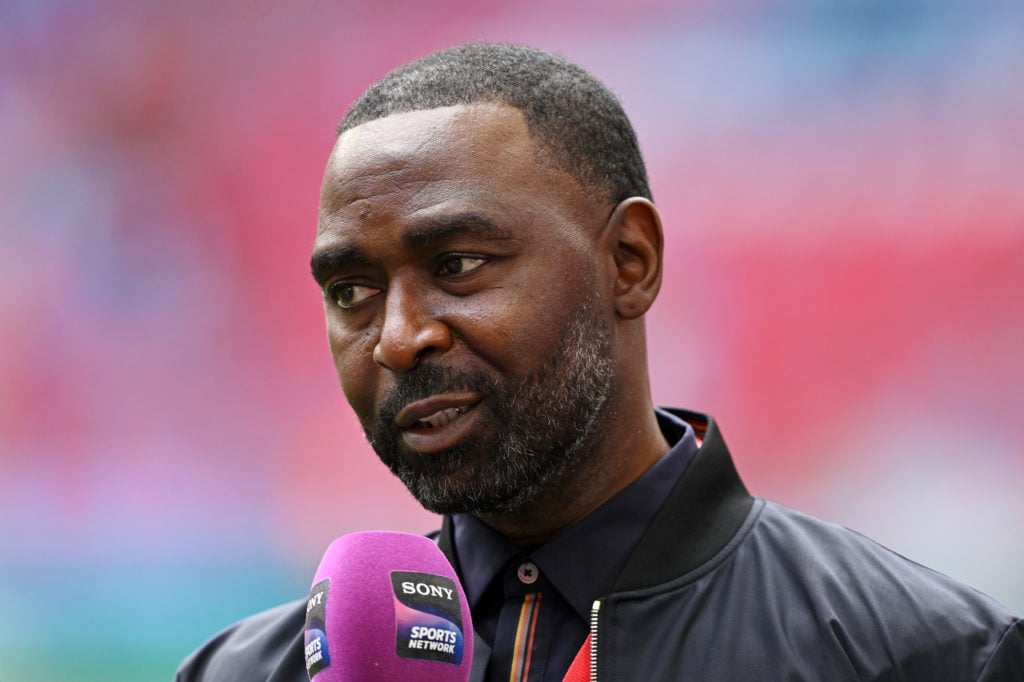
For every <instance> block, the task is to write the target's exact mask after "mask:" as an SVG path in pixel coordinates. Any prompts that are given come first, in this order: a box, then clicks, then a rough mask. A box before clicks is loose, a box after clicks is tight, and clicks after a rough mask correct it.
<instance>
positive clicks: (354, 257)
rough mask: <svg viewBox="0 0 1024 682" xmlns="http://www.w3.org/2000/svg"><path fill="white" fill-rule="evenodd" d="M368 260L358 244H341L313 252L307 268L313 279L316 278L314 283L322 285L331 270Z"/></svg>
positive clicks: (334, 270)
mask: <svg viewBox="0 0 1024 682" xmlns="http://www.w3.org/2000/svg"><path fill="white" fill-rule="evenodd" d="M368 261H369V259H368V258H367V257H366V254H365V253H363V250H362V249H360V248H359V247H358V246H343V247H341V248H338V249H330V250H325V251H318V252H316V253H314V254H313V257H312V258H310V259H309V269H310V270H311V271H312V272H313V279H315V280H316V283H317V284H319V285H320V286H323V284H324V282H326V281H327V278H328V277H330V275H331V273H332V272H336V271H338V270H339V269H341V268H342V267H345V266H351V265H356V264H360V263H366V262H368Z"/></svg>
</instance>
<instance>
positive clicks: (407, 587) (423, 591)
mask: <svg viewBox="0 0 1024 682" xmlns="http://www.w3.org/2000/svg"><path fill="white" fill-rule="evenodd" d="M401 587H402V593H403V594H418V595H420V596H423V597H440V598H442V599H447V600H448V601H451V600H452V599H454V592H455V590H453V589H452V588H450V587H441V586H439V585H430V584H428V583H414V582H403V583H401Z"/></svg>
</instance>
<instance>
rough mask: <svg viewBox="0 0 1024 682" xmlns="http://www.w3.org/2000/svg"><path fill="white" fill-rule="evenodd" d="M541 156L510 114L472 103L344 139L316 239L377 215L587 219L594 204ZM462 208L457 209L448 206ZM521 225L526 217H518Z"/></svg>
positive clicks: (331, 164)
mask: <svg viewBox="0 0 1024 682" xmlns="http://www.w3.org/2000/svg"><path fill="white" fill-rule="evenodd" d="M543 154H544V152H543V151H542V150H540V149H539V148H538V146H537V145H536V143H535V142H534V140H533V139H532V137H531V136H530V134H529V129H528V128H527V125H526V122H525V119H524V118H523V115H522V113H521V112H520V111H519V110H518V109H515V108H514V107H510V106H506V105H501V104H491V103H478V104H472V105H458V106H452V107H441V108H437V109H428V110H423V111H414V112H407V113H401V114H394V115H391V116H388V117H386V118H382V119H378V120H375V121H369V122H367V123H364V124H362V125H359V126H356V127H355V128H352V129H350V130H348V131H346V132H345V133H343V134H342V135H341V136H340V137H339V138H338V140H337V142H336V144H335V147H334V150H333V151H332V153H331V156H330V159H329V160H328V164H327V169H326V172H325V174H324V182H323V186H322V189H321V203H320V210H321V220H320V232H323V231H324V230H325V229H326V228H327V227H328V226H330V225H331V224H332V223H335V222H336V221H337V220H338V219H340V218H342V217H344V216H347V217H348V218H351V217H352V215H353V214H355V215H358V216H359V217H360V218H363V219H368V218H370V217H372V216H371V215H370V214H371V213H374V212H379V211H380V210H381V209H382V207H390V208H392V209H394V210H396V211H399V212H404V213H405V214H414V213H417V212H422V211H432V210H433V211H436V210H443V209H444V207H445V206H450V207H452V208H458V209H460V210H466V209H474V210H481V209H483V210H486V209H487V208H488V207H490V208H493V209H494V210H497V211H511V210H517V211H520V212H522V213H528V212H530V211H531V210H537V209H539V208H540V207H542V206H544V205H547V206H548V207H549V208H554V209H556V210H560V211H564V210H569V211H572V212H576V213H581V214H589V213H590V211H589V210H588V209H589V208H590V204H591V203H592V202H591V201H590V200H589V199H588V197H587V193H586V192H585V191H584V189H583V188H582V187H581V186H580V185H579V183H578V182H577V181H576V180H575V178H573V177H572V176H570V175H569V174H568V173H565V172H564V171H560V170H557V169H555V168H553V167H552V166H551V165H550V164H547V163H542V162H541V159H542V158H543ZM454 204H460V205H459V206H457V207H456V206H453V205H454ZM524 217H525V216H524Z"/></svg>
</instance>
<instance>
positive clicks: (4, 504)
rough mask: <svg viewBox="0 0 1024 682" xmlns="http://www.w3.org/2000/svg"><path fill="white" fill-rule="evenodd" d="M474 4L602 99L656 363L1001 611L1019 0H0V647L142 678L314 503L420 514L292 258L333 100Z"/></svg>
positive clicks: (1019, 240) (1016, 470) (795, 484)
mask: <svg viewBox="0 0 1024 682" xmlns="http://www.w3.org/2000/svg"><path fill="white" fill-rule="evenodd" d="M469 40H496V41H511V42H519V43H525V44H528V45H532V46H536V47H542V48H547V49H550V50H554V51H557V52H560V53H562V54H564V55H566V56H567V57H569V58H570V59H573V60H575V61H577V62H579V63H581V64H583V65H584V66H586V67H588V68H589V69H591V70H592V71H593V72H594V73H595V74H597V75H598V77H600V78H601V79H602V80H604V81H605V82H606V83H607V84H608V85H609V86H610V87H611V88H612V89H613V90H614V91H616V92H617V93H618V94H619V95H620V96H621V98H622V100H623V101H624V104H625V106H626V110H627V112H629V113H630V115H631V116H632V119H633V121H634V123H635V125H636V128H637V130H638V134H639V137H640V141H641V145H642V147H643V149H644V151H645V154H646V156H647V159H648V164H649V171H650V175H651V178H652V182H653V189H654V195H655V200H656V201H657V203H658V204H659V206H660V207H661V210H662V213H663V216H664V220H665V225H666V229H667V277H666V282H665V286H664V289H663V293H662V296H661V299H660V300H659V302H658V304H657V305H656V307H655V310H654V312H653V313H652V314H651V315H650V317H649V336H650V340H651V341H650V342H651V347H652V356H651V365H652V373H653V377H654V391H655V396H656V398H657V400H658V402H660V403H662V404H670V405H677V406H688V407H692V408H697V409H701V410H705V411H709V412H711V413H713V414H715V415H716V417H717V418H718V420H719V421H720V423H721V425H722V427H723V429H724V432H725V435H726V438H727V440H728V441H729V442H730V444H731V446H732V449H733V451H734V453H735V455H736V458H737V460H738V466H739V468H740V470H741V472H742V473H743V474H744V476H745V478H746V479H747V482H748V485H749V487H750V488H751V489H752V490H754V491H755V492H757V493H759V494H761V495H763V496H765V497H768V498H771V499H774V500H777V501H780V502H783V503H785V504H788V505H790V506H794V507H797V508H799V509H802V510H805V511H808V512H811V513H814V514H817V515H820V516H823V517H825V518H828V519H831V520H834V521H837V522H839V523H842V524H844V525H847V526H850V527H852V528H855V529H857V530H860V531H862V532H864V533H866V534H868V535H870V536H872V537H874V538H876V539H878V540H880V541H882V542H883V543H885V544H887V545H889V546H891V547H893V548H894V549H896V550H898V551H899V552H901V553H903V554H905V555H907V556H909V557H911V558H913V559H916V560H918V561H921V562H923V563H926V564H929V565H931V566H934V567H935V568H937V569H939V570H941V571H943V572H945V573H948V574H950V575H952V576H954V577H956V578H959V579H961V580H964V581H967V582H969V583H971V584H974V585H975V586H977V587H979V588H981V589H982V590H984V591H986V592H989V593H990V594H992V595H994V596H995V597H997V598H999V599H1000V600H1002V601H1004V602H1006V603H1007V604H1009V605H1011V606H1012V607H1014V608H1015V609H1016V610H1018V611H1024V578H1022V577H1021V571H1020V567H1021V566H1022V565H1024V495H1022V489H1024V455H1022V451H1024V87H1022V84H1024V6H1022V5H1021V4H1020V3H1019V2H979V1H970V0H963V1H962V2H948V1H940V0H935V1H929V2H910V1H907V0H888V1H875V2H866V1H865V2H846V1H830V2H827V1H821V0H814V1H811V0H807V1H805V2H800V1H776V2H763V1H762V2H754V1H752V0H748V1H742V0H732V1H726V2H710V1H697V2H663V1H655V0H634V2H621V1H611V0H601V1H596V2H595V1H589V2H584V1H582V0H580V1H571V0H561V1H553V2H552V1H550V0H549V1H547V2H541V1H539V0H538V1H536V2H525V1H524V2H509V3H501V4H500V5H499V4H497V3H495V4H494V6H491V5H490V4H487V3H476V2H466V1H462V0H448V1H444V2H429V3H428V2H413V1H402V0H396V1H392V2H387V3H375V2H337V1H334V2H328V1H326V0H324V1H319V0H296V1H293V2H288V3H275V2H267V1H265V0H246V1H245V2H242V1H241V0H229V1H226V2H218V3H206V2H198V1H194V0H184V1H181V2H129V1H127V0H99V1H93V2H77V1H76V2H72V1H71V0H32V1H29V0H4V1H3V2H0V680H3V682H49V681H51V680H52V681H56V680H62V681H63V680H79V681H94V680H95V681H99V680H103V681H104V682H112V681H114V682H116V681H118V680H126V681H127V680H132V681H134V682H147V681H149V680H153V681H156V680H169V679H171V678H172V676H173V671H174V669H175V667H176V665H177V663H178V661H179V660H180V659H182V658H183V657H184V656H185V655H186V654H188V653H189V651H191V650H192V649H193V648H195V647H196V646H198V645H199V644H200V643H201V642H202V641H204V640H205V639H206V638H208V637H209V636H211V635H212V634H213V633H214V632H215V631H217V630H219V629H220V628H222V627H224V626H226V625H228V624H229V623H231V622H233V621H235V620H237V619H239V618H241V617H243V616H245V615H247V614H249V613H252V612H254V611H257V610H260V609H263V608H267V607H270V606H272V605H274V604H276V603H279V602H281V601H284V600H288V599H294V598H298V597H301V596H303V595H304V593H305V592H306V591H307V589H308V585H309V580H310V577H311V575H312V573H313V570H314V569H315V567H316V564H317V563H318V561H319V558H320V554H321V552H322V551H323V549H324V548H325V547H326V545H327V544H328V542H329V541H330V540H331V539H332V538H333V537H335V536H337V535H341V534H343V533H346V532H350V531H355V530H363V529H398V530H409V531H414V532H425V531H428V530H430V529H432V528H433V527H435V526H436V525H437V523H438V521H437V519H436V518H434V517H432V516H431V515H429V514H426V513H425V512H423V511H422V510H420V509H419V508H418V507H417V505H416V504H415V502H413V501H412V500H411V499H410V498H409V497H408V495H407V494H406V492H405V490H404V489H403V488H402V487H401V486H400V485H399V484H398V483H397V482H395V481H393V480H392V478H391V476H390V474H389V473H388V472H387V471H386V470H385V469H384V467H383V466H382V465H380V464H378V462H377V460H376V457H375V456H374V455H373V454H372V452H371V451H370V449H369V447H368V446H367V444H366V442H365V440H364V438H363V436H362V433H361V431H360V430H359V429H358V427H357V425H356V422H355V420H354V418H353V417H352V416H351V415H350V413H349V410H348V408H347V406H346V404H345V402H344V398H343V396H342V394H341V391H340V389H339V388H338V386H337V380H336V378H335V376H334V372H333V367H332V365H331V362H330V357H329V354H328V351H327V347H326V342H325V340H324V331H323V319H322V316H323V313H322V308H321V300H320V295H319V292H318V290H317V288H316V287H315V286H314V284H313V282H312V279H311V278H310V276H309V274H308V258H309V250H310V246H311V243H312V238H313V232H314V228H315V221H316V213H317V196H318V190H319V182H320V175H321V171H322V169H323V165H324V162H325V160H326V158H327V154H328V152H329V151H330V148H331V145H332V143H333V138H334V128H335V126H336V125H337V123H338V121H339V120H340V118H341V116H342V114H343V113H344V111H345V109H346V108H347V106H348V105H349V104H350V103H351V102H352V101H353V100H354V99H355V98H356V97H357V96H358V95H359V94H360V93H361V92H362V90H363V89H364V88H365V87H366V86H367V85H368V84H369V83H370V82H371V81H372V80H374V79H375V78H377V77H379V76H381V75H383V74H384V73H385V72H386V71H388V70H390V69H391V68H393V67H395V66H397V65H399V64H401V63H404V62H406V61H408V60H410V59H413V58H415V57H418V56H421V55H423V54H425V53H427V52H430V51H432V50H434V49H437V48H441V47H445V46H448V45H452V44H455V43H459V42H464V41H469Z"/></svg>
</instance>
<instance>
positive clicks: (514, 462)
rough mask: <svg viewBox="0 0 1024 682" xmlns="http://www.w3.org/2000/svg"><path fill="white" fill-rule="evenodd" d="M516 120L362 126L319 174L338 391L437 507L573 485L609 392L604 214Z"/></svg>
mask: <svg viewBox="0 0 1024 682" xmlns="http://www.w3.org/2000/svg"><path fill="white" fill-rule="evenodd" d="M536 154H537V149H536V147H535V145H534V143H533V141H532V139H531V138H530V136H529V133H528V131H527V128H526V124H525V122H524V120H523V118H522V115H521V114H520V112H519V111H518V110H516V109H514V108H510V107H505V106H499V105H491V104H478V105H471V106H456V107H446V108H440V109H432V110H427V111H418V112H411V113H405V114H396V115H393V116H389V117H387V118H384V119H380V120H377V121H372V122H369V123H366V124H363V125H361V126H358V127H356V128H353V129H351V130H349V131H347V132H346V133H344V134H343V135H342V136H341V137H340V138H339V140H338V142H337V144H336V145H335V148H334V151H333V152H332V154H331V158H330V160H329V162H328V165H327V170H326V174H325V177H324V183H323V188H322V193H321V205H320V221H319V228H318V231H317V238H316V243H315V247H314V253H313V269H314V275H315V276H316V279H317V281H318V282H319V284H320V285H321V286H322V288H323V290H324V295H325V298H324V305H325V310H326V319H327V334H328V339H329V341H330V347H331V352H332V354H333V356H334V363H335V367H336V368H337V371H338V376H339V378H340V379H341V384H342V388H343V389H344V391H345V395H346V397H347V398H348V401H349V403H350V404H351V405H352V407H353V409H354V410H355V412H356V415H357V416H358V417H359V420H360V422H361V423H362V426H363V429H364V430H365V431H366V434H367V437H368V438H369V440H370V442H371V444H372V445H373V447H374V449H375V450H376V451H377V453H378V455H379V456H380V457H381V459H382V460H383V461H384V463H385V464H387V465H388V466H389V467H390V468H391V469H392V471H394V472H395V473H396V475H398V476H399V478H400V479H401V480H402V481H403V482H404V483H405V484H406V486H407V487H408V488H409V489H410V491H411V492H412V493H413V495H414V496H415V497H416V498H417V499H418V500H419V501H420V503H421V504H422V505H423V506H424V507H426V508H427V509H430V510H432V511H435V512H439V513H458V512H467V511H471V512H480V513H486V512H508V511H515V510H517V509H519V508H521V507H522V506H523V505H525V504H527V503H529V502H530V501H531V500H532V499H534V497H535V496H536V495H537V494H538V493H539V492H541V491H542V490H544V489H545V486H546V485H548V484H551V483H553V482H555V481H558V480H559V479H560V477H562V476H565V475H569V472H571V471H572V468H573V466H574V465H577V464H578V463H579V462H580V460H581V458H582V457H583V456H584V454H585V452H586V450H587V445H588V443H589V442H591V441H590V439H592V438H594V437H595V431H597V432H599V431H600V429H595V427H596V426H598V424H599V418H600V417H601V411H602V407H603V406H604V405H605V404H606V402H607V399H608V396H609V393H610V391H611V389H612V385H613V382H614V376H613V375H614V365H613V362H612V358H613V355H614V352H615V351H614V343H615V340H614V331H615V329H614V324H615V323H614V315H613V312H612V307H611V305H609V303H608V300H607V297H608V296H609V295H610V294H609V293H608V291H607V290H608V283H607V279H608V275H607V272H608V270H609V262H608V260H607V257H606V256H603V255H602V254H603V253H605V252H603V251H602V250H601V248H600V244H601V240H602V237H603V228H604V225H605V220H606V219H607V217H608V214H609V213H610V211H611V208H612V206H611V205H610V203H608V202H605V201H603V200H599V199H595V198H592V197H590V196H588V195H587V193H586V192H585V191H584V189H583V188H582V187H581V186H580V185H579V183H577V182H576V181H575V180H574V179H573V178H572V177H570V176H569V175H567V174H565V173H563V172H560V171H556V170H553V169H552V168H551V167H550V166H549V165H545V164H540V163H538V160H537V158H536Z"/></svg>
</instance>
